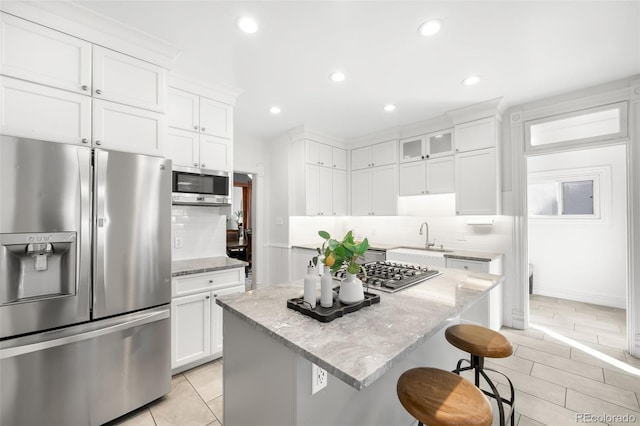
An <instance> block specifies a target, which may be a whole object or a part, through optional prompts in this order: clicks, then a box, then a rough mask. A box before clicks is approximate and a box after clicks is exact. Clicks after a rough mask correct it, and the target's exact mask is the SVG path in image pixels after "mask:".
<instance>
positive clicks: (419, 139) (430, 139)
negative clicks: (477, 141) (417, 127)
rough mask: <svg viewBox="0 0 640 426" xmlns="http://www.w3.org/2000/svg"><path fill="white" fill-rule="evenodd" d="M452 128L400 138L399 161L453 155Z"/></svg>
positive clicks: (404, 161) (405, 161)
mask: <svg viewBox="0 0 640 426" xmlns="http://www.w3.org/2000/svg"><path fill="white" fill-rule="evenodd" d="M453 153H454V149H453V130H451V129H449V130H444V131H441V132H434V133H429V134H427V135H422V136H415V137H412V138H405V139H401V140H400V163H407V162H411V161H419V160H425V159H428V158H438V157H444V156H447V155H453Z"/></svg>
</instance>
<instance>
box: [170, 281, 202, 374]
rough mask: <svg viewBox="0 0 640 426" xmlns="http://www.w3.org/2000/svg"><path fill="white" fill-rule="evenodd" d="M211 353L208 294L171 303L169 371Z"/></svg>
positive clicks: (182, 298) (195, 295) (183, 298)
mask: <svg viewBox="0 0 640 426" xmlns="http://www.w3.org/2000/svg"><path fill="white" fill-rule="evenodd" d="M210 353H211V294H210V293H209V292H206V293H200V294H194V295H193V296H185V297H179V298H176V299H173V300H172V301H171V368H177V367H181V366H183V365H186V364H189V363H192V362H194V361H198V360H200V359H204V358H206V357H208V356H209V354H210Z"/></svg>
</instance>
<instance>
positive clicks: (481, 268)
mask: <svg viewBox="0 0 640 426" xmlns="http://www.w3.org/2000/svg"><path fill="white" fill-rule="evenodd" d="M447 268H453V269H464V270H465V271H469V272H486V273H489V262H480V261H477V260H466V259H452V258H447Z"/></svg>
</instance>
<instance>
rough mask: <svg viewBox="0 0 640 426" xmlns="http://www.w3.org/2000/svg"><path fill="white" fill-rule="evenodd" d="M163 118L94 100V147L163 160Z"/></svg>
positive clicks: (146, 111) (112, 103)
mask: <svg viewBox="0 0 640 426" xmlns="http://www.w3.org/2000/svg"><path fill="white" fill-rule="evenodd" d="M164 135H165V124H164V114H160V113H157V112H152V111H148V110H145V109H140V108H133V107H130V106H126V105H121V104H117V103H114V102H107V101H102V100H99V99H94V100H93V143H94V144H95V145H97V146H101V147H103V148H106V149H113V150H115V151H126V152H135V153H138V154H146V155H155V156H160V157H161V156H162V154H163V152H162V148H163V142H164Z"/></svg>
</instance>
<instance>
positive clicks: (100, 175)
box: [93, 149, 109, 319]
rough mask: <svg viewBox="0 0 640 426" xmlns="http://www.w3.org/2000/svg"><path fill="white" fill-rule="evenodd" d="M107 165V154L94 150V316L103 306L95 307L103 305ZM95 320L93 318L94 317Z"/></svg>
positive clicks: (104, 291)
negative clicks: (99, 304)
mask: <svg viewBox="0 0 640 426" xmlns="http://www.w3.org/2000/svg"><path fill="white" fill-rule="evenodd" d="M108 165H109V152H108V151H103V150H99V149H96V150H95V166H94V167H95V182H94V191H95V192H94V194H96V196H94V203H95V206H94V209H95V210H94V211H95V224H94V228H93V241H94V248H93V250H94V253H93V259H94V268H93V307H94V315H95V311H96V309H97V308H98V309H100V308H102V309H104V308H105V306H97V304H98V303H99V302H98V301H102V302H101V303H102V304H104V303H105V293H106V289H105V288H104V286H105V280H106V277H105V273H106V271H105V268H104V252H105V238H106V232H107V229H106V228H107V227H106V226H105V225H106V224H107V221H106V220H105V211H106V208H107V205H106V203H107V201H106V200H105V198H106V197H105V196H104V194H106V182H107V169H108ZM94 319H95V317H94Z"/></svg>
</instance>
